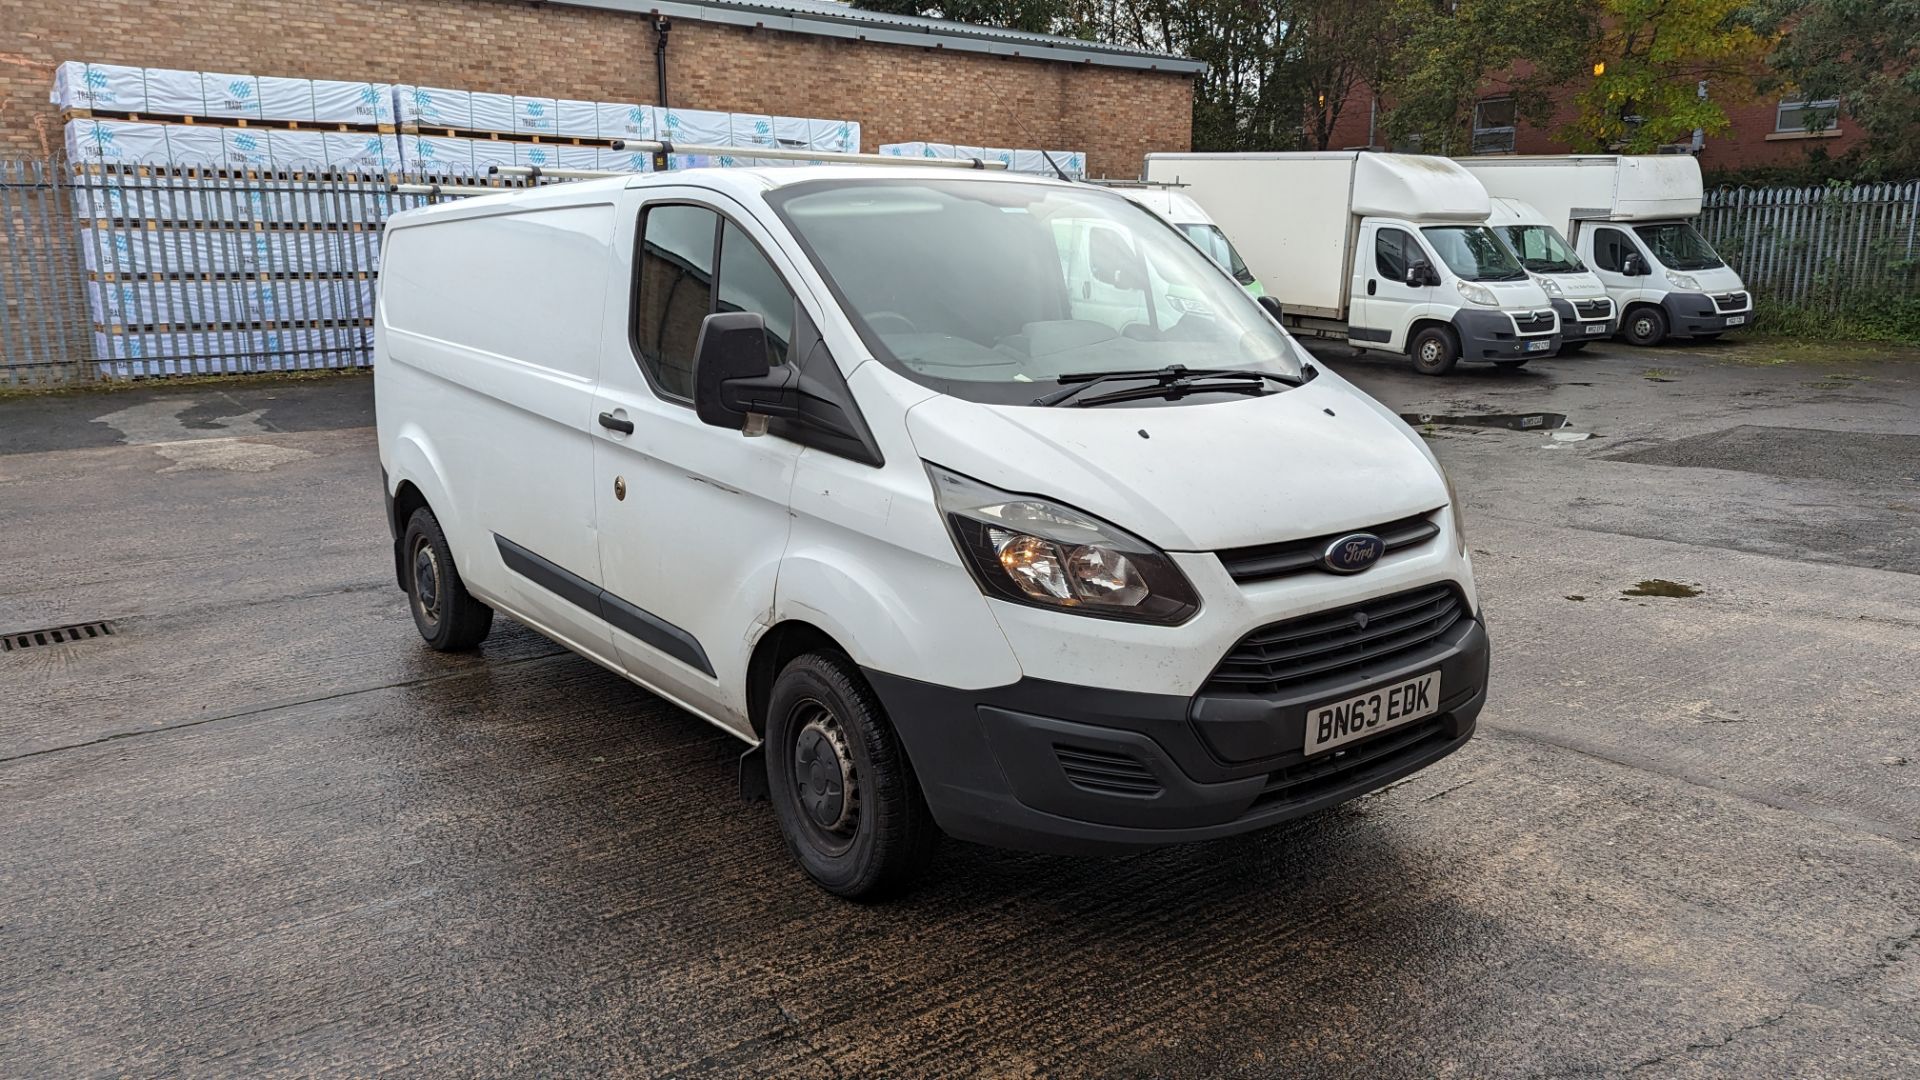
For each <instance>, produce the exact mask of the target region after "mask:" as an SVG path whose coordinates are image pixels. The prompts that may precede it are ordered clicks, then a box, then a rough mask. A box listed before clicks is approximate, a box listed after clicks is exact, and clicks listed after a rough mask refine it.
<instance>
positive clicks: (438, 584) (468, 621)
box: [401, 506, 493, 652]
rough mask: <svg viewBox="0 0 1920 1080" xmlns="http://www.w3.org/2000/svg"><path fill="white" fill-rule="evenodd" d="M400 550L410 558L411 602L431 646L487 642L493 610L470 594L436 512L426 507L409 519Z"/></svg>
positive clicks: (457, 648)
mask: <svg viewBox="0 0 1920 1080" xmlns="http://www.w3.org/2000/svg"><path fill="white" fill-rule="evenodd" d="M401 551H402V552H403V553H404V555H405V557H406V560H407V561H406V567H407V606H408V607H409V608H411V609H412V610H413V625H414V626H415V627H416V628H417V629H419V631H420V636H421V637H422V638H424V639H426V642H427V645H428V646H429V647H431V648H433V649H436V650H438V651H440V652H465V651H467V650H468V649H471V648H473V647H475V646H476V645H479V644H480V643H481V642H482V641H485V640H486V639H487V633H488V632H489V631H491V630H492V629H493V609H492V608H490V607H488V606H487V605H485V604H483V603H481V602H480V601H478V600H475V599H474V598H473V594H471V593H469V592H467V586H466V585H465V583H463V582H462V581H461V580H460V571H459V569H458V568H457V567H455V566H454V565H453V551H452V549H450V548H448V547H447V535H446V533H444V532H442V531H441V529H440V519H438V518H436V517H434V516H433V511H431V510H429V509H427V508H426V507H424V506H423V507H421V508H420V509H418V510H415V511H414V512H413V517H411V518H409V519H407V533H406V536H405V538H404V539H403V541H402V547H401Z"/></svg>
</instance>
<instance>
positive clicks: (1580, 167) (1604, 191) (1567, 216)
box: [1460, 154, 1701, 237]
mask: <svg viewBox="0 0 1920 1080" xmlns="http://www.w3.org/2000/svg"><path fill="white" fill-rule="evenodd" d="M1460 164H1461V165H1462V166H1464V167H1465V168H1466V169H1467V170H1468V171H1469V172H1471V173H1473V175H1474V176H1475V177H1477V178H1478V179H1479V180H1480V183H1481V185H1482V186H1484V187H1485V188H1486V190H1487V192H1488V194H1491V195H1496V196H1501V197H1505V198H1510V199H1519V200H1520V201H1521V202H1524V203H1527V204H1529V205H1531V206H1532V207H1533V208H1534V209H1536V210H1539V211H1540V212H1541V213H1542V214H1544V215H1545V216H1546V219H1547V220H1548V221H1551V222H1553V223H1554V225H1555V226H1557V227H1559V228H1563V229H1565V230H1566V231H1567V235H1568V236H1569V237H1572V236H1573V235H1575V233H1576V232H1578V229H1579V226H1578V223H1579V222H1582V221H1658V220H1661V219H1670V218H1691V217H1694V216H1696V215H1698V214H1699V213H1700V199H1701V183H1700V163H1699V162H1698V161H1695V160H1694V159H1693V158H1692V157H1691V156H1690V155H1687V154H1657V155H1653V156H1643V157H1627V156H1623V155H1616V154H1576V155H1570V156H1566V157H1504V158H1470V159H1466V160H1463V161H1461V162H1460Z"/></svg>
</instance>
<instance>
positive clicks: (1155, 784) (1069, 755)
mask: <svg viewBox="0 0 1920 1080" xmlns="http://www.w3.org/2000/svg"><path fill="white" fill-rule="evenodd" d="M1053 755H1054V757H1056V758H1058V759H1059V760H1060V770H1061V771H1062V772H1064V773H1066V774H1067V781H1068V783H1071V784H1072V785H1073V786H1074V787H1077V788H1079V789H1080V790H1082V791H1091V792H1093V793H1094V794H1096V795H1134V796H1138V797H1140V798H1151V797H1153V796H1155V795H1158V794H1160V781H1159V780H1156V779H1155V778H1154V775H1153V771H1152V770H1150V769H1148V768H1147V767H1146V766H1145V765H1144V764H1142V763H1141V762H1139V761H1138V760H1135V759H1134V758H1132V757H1129V756H1127V755H1126V754H1117V753H1114V752H1113V751H1111V750H1090V749H1087V748H1086V747H1080V746H1055V747H1054V748H1053Z"/></svg>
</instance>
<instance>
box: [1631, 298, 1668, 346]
mask: <svg viewBox="0 0 1920 1080" xmlns="http://www.w3.org/2000/svg"><path fill="white" fill-rule="evenodd" d="M1620 333H1621V334H1623V335H1625V337H1626V339H1627V342H1628V344H1631V345H1643V346H1644V345H1658V344H1660V343H1661V342H1662V341H1665V340H1666V339H1667V313H1666V312H1664V311H1661V310H1660V309H1659V308H1657V307H1653V306H1651V305H1648V306H1643V307H1637V308H1634V309H1633V310H1632V311H1629V312H1627V321H1626V323H1625V324H1624V325H1623V326H1621V327H1620Z"/></svg>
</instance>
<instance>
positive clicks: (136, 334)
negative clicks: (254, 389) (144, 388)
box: [0, 161, 514, 386]
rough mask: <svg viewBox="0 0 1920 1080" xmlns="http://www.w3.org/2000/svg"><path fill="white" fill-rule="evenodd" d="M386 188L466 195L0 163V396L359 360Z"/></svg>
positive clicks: (354, 182) (402, 205)
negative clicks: (31, 389)
mask: <svg viewBox="0 0 1920 1080" xmlns="http://www.w3.org/2000/svg"><path fill="white" fill-rule="evenodd" d="M397 182H411V183H429V184H440V185H442V186H446V187H465V188H471V187H473V186H476V185H478V184H479V183H480V181H479V180H477V179H475V178H474V177H471V176H429V175H422V174H418V173H409V174H405V175H401V174H395V173H389V172H385V171H379V172H354V171H341V170H332V169H322V170H316V171H299V170H281V171H264V170H257V169H250V170H232V169H220V168H172V167H165V166H150V165H100V164H84V165H72V166H69V165H63V164H58V163H51V162H39V161H0V286H3V287H0V296H3V297H4V300H3V301H0V349H3V350H4V355H3V356H0V386H4V385H16V386H18V385H29V386H32V385H60V384H66V383H74V382H87V381H93V380H97V379H102V378H109V379H114V378H139V377H147V376H169V375H219V374H239V373H243V372H260V371H297V370H307V369H317V368H339V367H357V366H364V365H367V364H370V363H372V362H373V330H372V328H373V296H374V282H375V279H376V278H377V277H378V274H379V267H380V237H381V230H382V227H383V226H384V225H385V223H386V220H387V218H388V216H390V215H391V214H392V213H393V212H395V211H397V210H404V209H408V208H410V207H412V206H417V205H420V204H421V203H423V202H426V201H429V200H430V199H431V198H432V197H433V196H432V195H428V194H400V193H396V192H394V191H393V190H392V188H393V185H394V184H395V183H397ZM513 183H514V182H512V181H509V182H507V184H508V185H511V184H513Z"/></svg>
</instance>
